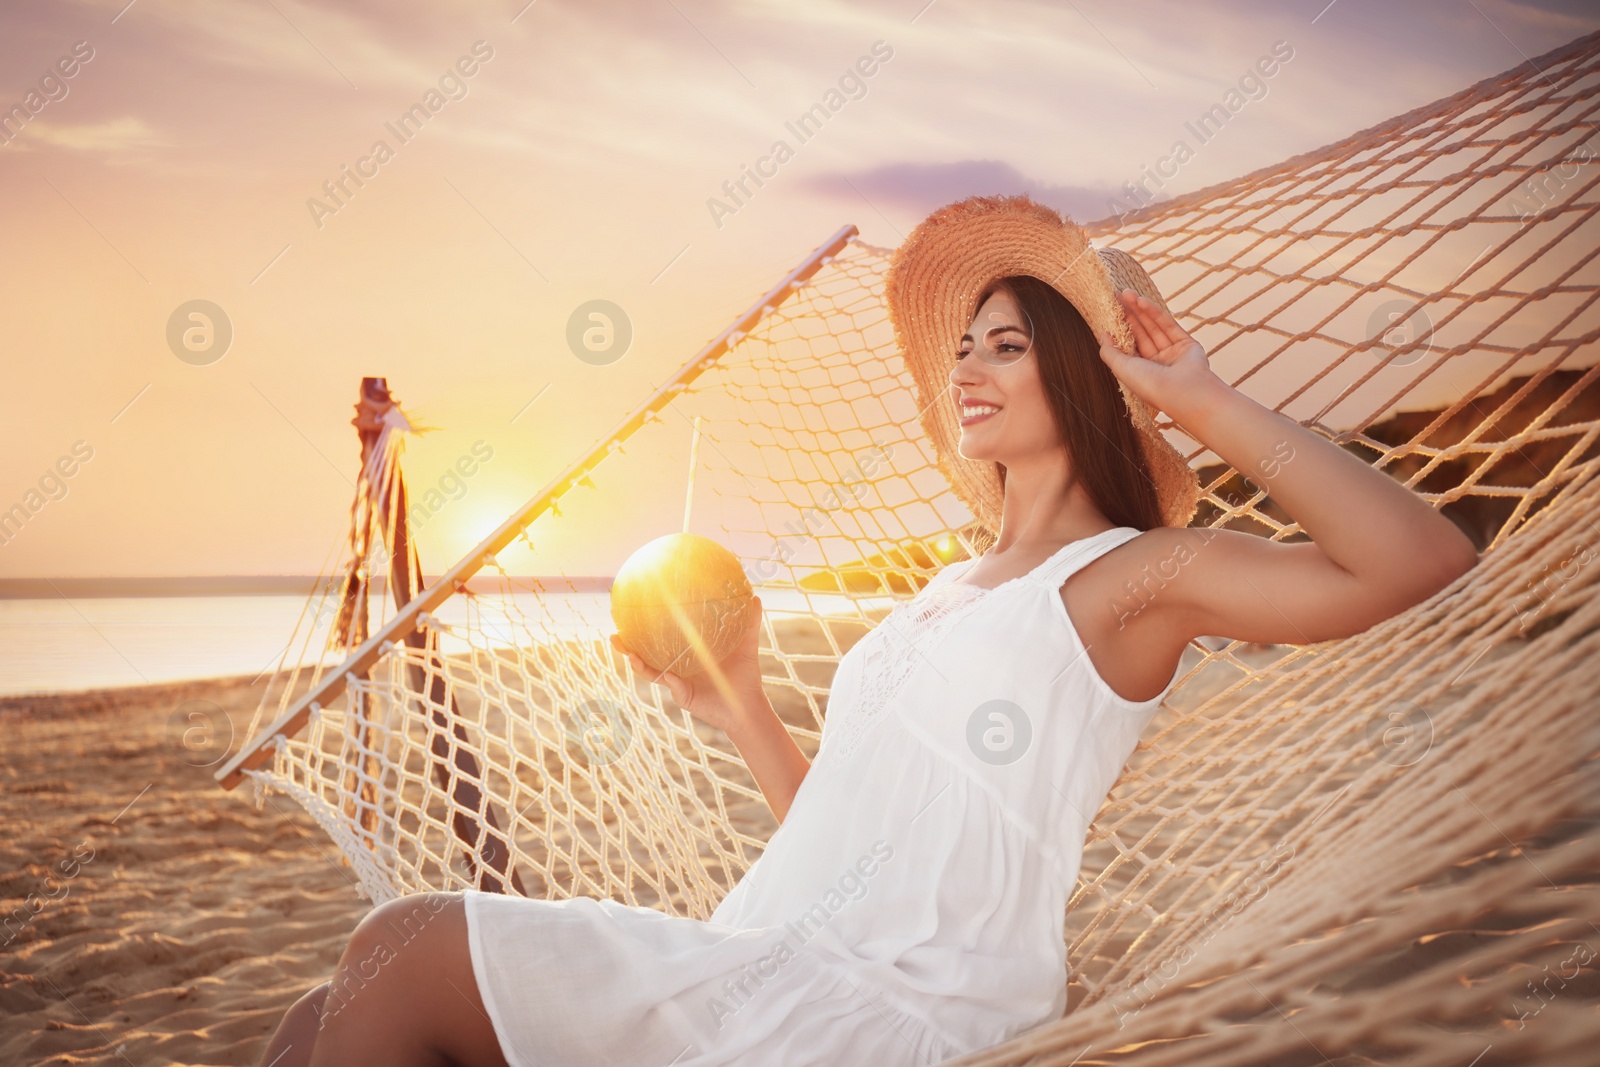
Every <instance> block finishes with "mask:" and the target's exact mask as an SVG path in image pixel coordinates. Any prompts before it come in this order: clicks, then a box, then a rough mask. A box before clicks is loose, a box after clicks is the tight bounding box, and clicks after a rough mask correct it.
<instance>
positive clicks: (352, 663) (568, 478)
mask: <svg viewBox="0 0 1600 1067" xmlns="http://www.w3.org/2000/svg"><path fill="white" fill-rule="evenodd" d="M858 232H860V231H858V230H857V229H856V227H854V226H845V227H844V228H842V229H841V230H839V232H838V233H836V234H834V235H833V236H832V237H830V238H829V239H828V241H827V243H825V244H823V245H822V246H821V247H819V248H817V249H816V251H814V252H812V253H811V254H810V255H809V256H807V257H806V258H805V260H804V261H803V262H802V263H801V264H800V265H799V266H797V267H796V268H795V269H794V270H792V271H790V272H789V273H788V274H787V275H786V276H785V277H784V278H783V279H782V280H781V281H779V282H778V284H777V285H774V286H773V287H772V288H771V289H769V290H768V291H767V292H766V294H765V295H764V296H762V297H761V298H760V299H759V300H757V301H756V302H755V303H754V304H752V305H750V308H749V310H747V311H746V312H745V313H744V314H743V315H740V316H739V318H738V319H736V320H735V321H734V322H733V323H732V324H731V325H729V326H728V327H727V328H726V329H724V330H723V331H722V332H721V333H719V334H717V336H716V337H715V338H713V339H712V340H711V341H710V342H709V343H708V344H707V345H706V346H705V347H704V348H702V349H701V350H700V351H699V352H697V353H695V356H694V358H693V359H691V360H689V361H688V362H687V363H685V364H684V365H683V366H682V367H680V368H679V369H678V371H677V373H675V374H673V375H672V377H670V378H668V379H667V380H666V381H665V382H663V383H662V384H661V386H660V387H659V388H657V389H656V390H655V392H653V393H651V394H650V396H649V397H647V398H646V399H645V400H644V402H643V403H641V404H640V405H639V406H638V407H636V408H635V409H634V410H633V411H632V412H631V413H630V414H628V415H627V416H626V417H625V418H624V419H623V420H622V421H621V422H619V423H618V424H617V426H616V427H615V428H614V429H613V430H611V432H610V433H608V434H606V435H605V436H604V437H602V438H601V439H600V440H599V442H597V443H596V444H595V446H594V447H593V448H591V449H590V450H589V451H588V453H586V454H585V455H584V456H583V457H582V458H581V459H579V460H578V461H577V462H575V463H573V464H572V465H571V466H570V467H568V468H567V469H566V470H564V471H562V472H561V474H559V475H557V476H556V478H555V480H554V481H552V482H550V483H549V484H548V485H546V486H545V487H544V488H543V489H541V490H540V491H539V493H538V495H536V496H535V497H534V498H533V499H531V500H529V501H528V502H527V503H526V504H524V505H522V507H521V508H519V509H518V510H517V512H516V513H515V514H514V515H512V516H511V517H510V518H509V519H507V520H506V521H505V522H504V523H502V524H501V525H500V528H499V529H497V530H495V532H494V533H492V534H490V535H489V536H488V537H486V538H484V539H483V541H482V543H481V544H479V545H478V547H477V548H475V549H473V550H472V552H471V553H470V554H468V555H467V556H466V558H464V559H462V560H461V562H459V563H457V564H456V565H455V566H454V567H452V568H450V570H449V571H447V572H446V573H445V574H443V575H442V576H440V578H439V579H438V581H436V582H434V583H433V584H432V585H430V586H429V587H428V588H427V589H425V590H423V592H422V593H421V594H420V595H419V596H417V597H414V598H413V599H412V600H410V601H408V602H407V603H406V605H405V607H403V608H401V609H399V610H398V611H396V612H395V613H394V615H393V616H391V617H390V619H389V621H388V622H386V623H384V625H383V627H382V628H381V629H379V630H378V632H377V633H375V634H373V635H372V636H371V637H369V638H368V639H367V640H366V641H365V642H364V643H363V644H362V645H361V646H360V647H359V648H357V649H356V650H355V651H354V652H353V653H351V655H350V658H349V659H347V660H345V662H344V663H343V664H341V665H340V667H339V669H338V670H336V671H333V672H331V673H329V674H328V675H327V676H325V677H324V678H322V680H321V681H319V682H318V683H317V684H316V685H315V686H313V687H312V688H311V690H310V691H309V692H307V693H306V695H305V696H303V697H302V698H300V700H299V701H298V702H297V703H296V704H295V705H294V707H292V708H290V709H289V710H288V711H286V712H284V713H283V714H282V715H280V716H278V718H277V719H275V720H274V721H273V722H272V723H271V724H270V725H269V726H267V728H266V729H264V730H262V731H261V733H259V734H257V735H256V736H255V737H254V738H252V739H251V740H250V742H249V743H248V744H247V745H245V747H244V748H242V749H241V750H240V751H239V752H238V753H237V754H236V755H235V756H234V757H233V758H232V759H230V760H228V762H227V763H225V764H223V765H222V768H221V769H220V770H218V771H217V772H216V780H217V781H218V782H219V783H221V785H222V787H223V788H224V789H232V788H233V787H234V786H236V785H238V784H239V783H240V782H241V781H243V780H244V772H245V771H250V770H255V769H257V768H258V767H260V766H261V765H262V764H264V763H267V762H268V761H269V760H270V759H271V758H272V747H271V742H272V740H273V739H274V738H276V737H279V736H293V735H294V734H297V733H299V732H300V731H301V730H302V729H304V728H305V725H306V722H307V721H308V720H309V719H310V717H311V712H312V711H313V710H316V711H320V710H322V709H323V708H325V707H327V706H328V705H329V704H330V703H332V702H333V701H334V700H335V699H336V698H338V696H339V695H340V694H341V693H343V692H344V690H345V687H346V685H347V684H348V682H349V680H350V678H351V677H352V676H354V677H360V676H361V675H363V674H364V673H365V672H366V671H367V670H368V669H369V668H371V667H372V665H373V664H374V663H376V662H377V661H378V659H379V657H381V656H383V655H384V654H385V653H387V652H388V651H389V650H390V649H391V648H393V647H394V646H395V645H396V644H400V643H402V642H404V641H405V640H406V638H407V637H408V636H409V635H410V634H412V633H414V632H415V631H416V630H417V627H418V621H417V620H418V619H419V618H421V617H422V616H423V615H426V614H427V613H429V612H431V611H432V610H433V609H434V608H437V607H438V606H439V605H440V604H442V603H444V602H445V601H446V600H448V599H449V598H450V597H451V596H453V595H455V593H456V591H457V590H458V589H464V588H465V587H466V582H467V579H469V578H471V577H472V576H473V575H474V574H476V573H478V571H479V570H480V569H481V568H482V567H483V565H484V564H485V563H486V562H488V561H489V560H490V559H492V558H494V557H495V556H496V555H498V554H499V553H500V552H501V551H502V550H504V549H505V547H506V546H507V545H509V544H511V542H512V541H514V540H515V539H516V538H517V535H518V534H520V533H521V532H522V531H523V530H524V529H525V528H526V527H527V526H528V524H529V523H531V522H533V520H534V519H537V518H538V517H539V516H540V515H542V514H544V513H545V512H546V511H548V510H549V509H550V507H551V506H552V505H553V504H555V503H556V501H558V500H559V499H560V498H561V497H562V496H564V495H565V494H566V493H568V492H569V491H571V490H572V489H575V488H577V487H578V486H579V485H584V484H587V485H590V486H592V485H593V484H594V483H593V482H592V481H591V480H590V479H589V472H590V471H592V470H593V469H594V468H595V467H596V466H598V465H599V463H600V461H601V460H603V459H605V458H606V456H607V455H609V454H610V445H611V443H612V442H618V443H620V442H622V441H625V440H627V439H628V438H629V437H631V436H633V434H634V433H635V432H636V431H637V430H639V429H641V428H642V427H643V426H644V425H645V424H646V423H647V422H650V421H651V420H653V419H656V418H659V417H660V414H661V412H662V411H663V410H665V408H666V406H667V405H668V404H669V403H671V402H672V401H673V400H675V399H676V398H677V396H678V394H679V393H681V392H683V391H684V390H685V389H687V388H688V386H689V384H690V383H691V382H693V381H694V380H695V379H696V378H698V377H700V375H701V374H703V373H704V372H705V371H707V370H710V369H711V367H712V365H713V364H714V363H715V362H716V361H717V359H718V358H719V357H720V356H721V355H722V354H723V353H724V352H726V351H727V350H728V348H729V347H730V346H731V345H733V344H736V343H737V342H738V341H739V340H740V339H741V338H743V337H744V336H745V335H746V334H748V333H749V332H750V331H751V330H752V329H754V328H755V326H756V325H757V324H758V323H759V322H761V320H762V319H764V318H766V317H767V316H768V315H771V314H772V313H773V312H774V311H776V310H777V308H778V306H779V305H781V304H782V303H783V302H784V301H785V300H787V299H788V298H789V297H790V296H791V295H792V294H793V293H794V291H795V290H796V289H798V288H799V287H800V286H801V284H803V283H804V282H805V281H806V280H807V279H809V278H810V277H811V276H812V275H814V274H816V273H817V271H819V270H821V269H822V268H823V267H824V266H825V265H827V264H828V263H829V262H831V261H832V259H833V257H834V256H836V255H838V254H839V252H840V251H841V250H842V249H843V248H844V246H845V245H846V244H848V243H849V242H850V239H851V238H853V237H855V236H856V234H857V233H858Z"/></svg>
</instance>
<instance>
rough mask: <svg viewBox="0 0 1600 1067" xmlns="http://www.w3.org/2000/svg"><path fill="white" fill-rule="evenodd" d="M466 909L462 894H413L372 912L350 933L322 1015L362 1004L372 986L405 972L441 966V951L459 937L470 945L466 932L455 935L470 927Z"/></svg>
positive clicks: (392, 983)
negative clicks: (364, 993) (463, 907)
mask: <svg viewBox="0 0 1600 1067" xmlns="http://www.w3.org/2000/svg"><path fill="white" fill-rule="evenodd" d="M461 909H462V904H461V897H460V894H455V893H414V894H410V895H407V896H403V897H396V898H395V899H394V900H390V901H387V902H385V903H383V904H380V905H378V906H377V907H375V908H373V909H372V910H371V911H369V912H368V913H367V914H366V915H365V916H363V917H362V919H361V921H360V922H359V923H357V924H356V928H355V930H353V931H352V932H351V934H350V939H349V941H348V942H347V943H346V945H345V950H344V955H343V956H342V957H341V958H340V960H339V966H338V967H337V969H336V970H335V971H334V976H333V979H332V981H331V982H329V983H328V985H327V989H326V991H325V993H324V1002H323V1004H322V1006H321V1009H320V1014H321V1015H322V1017H323V1018H325V1019H326V1018H328V1017H329V1016H333V1015H336V1014H338V1013H339V1012H340V1011H342V1010H344V1009H345V1008H346V1007H348V1006H351V1005H353V1004H357V1003H359V1002H360V1001H361V996H360V995H361V994H362V993H363V992H365V991H366V990H368V989H369V988H371V987H374V986H385V987H393V986H395V985H396V982H397V981H402V982H403V979H402V978H401V976H402V975H408V974H409V975H415V974H416V973H417V972H418V971H419V970H422V969H426V968H432V967H436V966H438V965H439V964H440V963H443V962H444V961H443V960H441V959H440V956H441V955H444V954H445V953H444V952H443V951H442V950H444V949H445V948H447V947H448V946H450V945H452V944H454V943H455V942H456V941H458V940H459V941H460V943H461V947H462V948H463V949H465V943H466V942H465V937H464V936H460V937H456V936H453V934H455V933H456V932H457V931H459V932H461V933H463V934H464V931H465V916H464V914H463V912H462V910H461ZM406 984H409V983H406ZM396 991H398V990H396ZM385 999H388V998H385Z"/></svg>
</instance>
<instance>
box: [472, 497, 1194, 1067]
mask: <svg viewBox="0 0 1600 1067" xmlns="http://www.w3.org/2000/svg"><path fill="white" fill-rule="evenodd" d="M1138 532H1139V531H1137V530H1135V529H1133V528H1131V527H1118V528H1115V529H1111V530H1106V531H1104V532H1102V533H1099V534H1096V535H1094V536H1092V537H1087V538H1082V539H1080V540H1078V541H1074V542H1072V543H1071V544H1068V545H1065V546H1063V547H1062V548H1061V549H1060V550H1058V551H1057V552H1056V553H1055V554H1054V555H1052V556H1051V557H1050V558H1049V559H1048V560H1046V561H1045V562H1044V563H1042V564H1040V565H1039V566H1038V567H1036V568H1034V570H1032V571H1031V572H1029V573H1028V574H1025V575H1022V576H1020V577H1018V578H1014V579H1012V580H1010V581H1007V582H1004V583H1002V584H1001V585H999V586H996V587H995V588H994V589H989V590H986V589H983V588H981V587H978V586H973V585H966V584H960V583H953V582H952V579H954V578H956V577H958V576H959V575H961V574H962V573H965V572H966V571H967V570H968V569H970V567H971V566H972V564H973V562H974V560H963V561H960V562H957V563H953V564H950V565H948V566H946V567H945V568H944V569H942V570H941V571H940V572H939V573H938V574H937V575H935V577H934V578H933V580H932V581H930V582H929V584H928V585H927V586H926V587H925V588H923V589H922V590H921V592H919V593H918V594H917V595H916V596H915V597H913V598H911V599H910V600H908V601H905V602H902V603H901V604H899V605H897V606H896V607H895V609H894V610H893V611H892V612H891V613H890V614H889V615H888V616H887V617H886V618H885V619H884V620H883V621H882V622H880V623H879V624H878V625H877V626H876V627H874V628H873V630H872V631H871V632H870V633H868V634H867V635H866V636H865V637H863V638H862V639H861V641H859V642H858V643H857V644H856V645H855V646H854V647H853V648H851V649H850V651H849V652H848V653H846V654H845V655H844V657H843V658H842V659H841V660H840V661H839V667H838V670H837V672H836V674H835V677H834V681H833V686H832V689H831V693H830V696H829V701H828V711H827V715H826V718H825V722H824V725H823V730H822V742H821V745H820V747H819V749H818V752H817V756H816V759H815V760H814V761H813V762H812V765H811V769H810V771H809V772H808V773H807V774H806V776H805V778H804V780H803V781H802V782H801V785H800V788H799V791H798V792H797V793H796V794H795V797H794V801H793V803H792V805H791V807H790V810H789V812H788V815H787V817H786V818H785V819H784V820H783V822H782V824H781V825H780V826H779V827H778V829H777V831H776V832H775V833H774V834H773V835H772V839H771V841H770V842H769V843H768V845H767V848H766V850H765V851H764V852H763V853H762V855H761V856H760V857H759V858H758V859H757V860H756V862H755V863H754V864H752V865H751V867H750V868H749V870H748V871H746V872H745V875H744V877H743V878H742V879H741V880H740V881H739V883H738V884H737V885H735V886H734V887H733V889H732V890H731V891H730V892H729V893H728V895H727V896H726V897H724V898H723V900H722V902H721V903H720V904H719V905H718V906H717V908H716V910H715V911H714V912H713V913H712V915H711V917H710V919H709V920H700V919H691V918H685V917H678V916H671V915H667V914H666V913H664V912H661V911H657V910H655V909H652V908H645V907H635V906H631V905H626V904H621V903H618V902H616V901H613V900H607V899H594V898H589V897H578V898H573V899H570V900H555V901H551V900H535V899H529V898H524V897H517V896H503V895H499V894H494V893H482V892H478V891H473V890H469V891H467V892H466V893H465V894H464V895H465V900H466V916H467V928H468V941H469V944H470V949H471V954H472V967H473V974H474V976H475V977H476V979H477V982H478V988H479V991H480V993H481V995H482V997H483V1002H484V1006H485V1008H486V1010H487V1012H488V1015H489V1017H490V1019H491V1020H492V1022H493V1024H494V1028H495V1032H496V1034H497V1035H498V1037H499V1040H500V1047H501V1050H502V1052H503V1054H504V1055H505V1058H506V1061H507V1062H508V1063H509V1064H511V1065H512V1067H601V1065H604V1067H713V1065H726V1064H761V1065H769V1064H770V1065H778V1067H801V1065H807V1064H842V1063H851V1064H854V1063H861V1064H872V1065H873V1067H898V1065H906V1067H911V1065H917V1067H922V1065H927V1064H934V1063H938V1062H940V1061H942V1060H947V1059H952V1058H955V1057H957V1056H960V1055H963V1054H965V1053H968V1052H971V1051H974V1050H976V1049H980V1048H987V1047H989V1046H992V1045H995V1044H998V1043H1000V1042H1002V1041H1005V1040H1007V1039H1009V1038H1011V1037H1013V1036H1015V1035H1017V1034H1019V1033H1021V1032H1023V1031H1025V1030H1028V1029H1031V1028H1033V1027H1035V1026H1038V1025H1040V1024H1042V1023H1045V1022H1049V1021H1050V1020H1052V1019H1055V1018H1058V1017H1059V1016H1060V1015H1061V1013H1062V1011H1063V1010H1064V1009H1065V1007H1066V999H1067V996H1066V977H1067V972H1066V967H1067V961H1066V945H1065V941H1064V933H1065V930H1064V921H1065V914H1066V904H1067V897H1068V895H1069V894H1070V893H1071V891H1072V889H1073V887H1074V885H1075V883H1076V879H1077V875H1078V865H1079V862H1080V860H1081V858H1082V854H1083V842H1084V839H1085V836H1086V834H1087V831H1088V827H1089V823H1090V821H1091V819H1092V817H1093V815H1094V813H1095V812H1096V811H1097V810H1098V809H1099V807H1100V804H1101V803H1102V801H1103V800H1104V799H1105V796H1106V793H1107V792H1108V791H1109V790H1110V788H1111V786H1112V785H1113V784H1114V783H1115V781H1116V779H1117V777H1118V776H1119V775H1120V774H1121V772H1122V768H1123V766H1124V764H1125V763H1126V761H1127V758H1128V756H1129V755H1130V754H1131V753H1132V751H1133V749H1134V747H1135V745H1136V744H1137V743H1138V739H1139V735H1140V732H1141V731H1142V730H1143V728H1144V726H1145V725H1146V724H1147V723H1148V722H1149V720H1150V718H1151V716H1152V715H1153V714H1154V713H1155V711H1156V709H1157V708H1158V707H1159V705H1160V701H1161V699H1162V697H1164V696H1165V695H1166V692H1167V690H1170V689H1171V687H1172V682H1173V681H1176V679H1177V676H1176V674H1174V676H1173V679H1172V680H1171V681H1169V682H1168V683H1167V687H1166V689H1164V690H1163V691H1162V693H1161V695H1160V696H1157V697H1154V698H1152V699H1150V700H1146V701H1138V702H1135V701H1129V700H1125V699H1123V698H1122V697H1120V696H1118V695H1117V694H1116V693H1115V692H1114V691H1112V689H1111V688H1110V687H1109V686H1108V685H1107V684H1106V683H1105V682H1104V681H1103V680H1102V679H1101V678H1100V677H1099V675H1098V674H1096V673H1095V670H1094V667H1093V666H1092V665H1091V663H1090V661H1089V658H1088V656H1087V655H1086V654H1085V649H1084V647H1083V644H1082V642H1081V640H1080V639H1079V637H1078V635H1077V632H1076V631H1075V630H1074V629H1073V627H1072V625H1071V622H1070V620H1069V618H1068V616H1067V613H1066V609H1065V607H1064V606H1063V604H1062V602H1061V597H1060V594H1059V592H1058V590H1059V587H1060V585H1061V583H1062V582H1064V581H1065V580H1066V579H1067V577H1068V576H1070V575H1071V574H1073V573H1074V572H1075V571H1077V570H1078V569H1079V568H1080V567H1082V566H1084V565H1085V564H1087V563H1089V562H1090V561H1091V560H1094V559H1096V558H1097V557H1099V556H1100V555H1102V554H1103V553H1105V552H1107V551H1109V550H1111V549H1112V548H1115V547H1116V546H1118V545H1121V544H1123V543H1124V542H1126V541H1128V540H1129V539H1131V538H1133V537H1135V536H1137V534H1138Z"/></svg>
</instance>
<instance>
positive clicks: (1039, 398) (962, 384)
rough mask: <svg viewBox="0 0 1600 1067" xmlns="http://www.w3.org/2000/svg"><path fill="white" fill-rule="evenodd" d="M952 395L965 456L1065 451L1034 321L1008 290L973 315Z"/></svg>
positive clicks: (999, 458)
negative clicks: (1037, 353)
mask: <svg viewBox="0 0 1600 1067" xmlns="http://www.w3.org/2000/svg"><path fill="white" fill-rule="evenodd" d="M950 394H951V397H952V399H953V401H954V402H955V404H956V407H957V417H958V418H959V419H960V423H961V441H960V443H959V446H958V449H957V450H958V451H959V452H960V453H961V454H962V455H963V456H965V457H966V458H967V459H978V460H994V461H996V462H999V463H1003V464H1005V465H1006V466H1007V467H1008V468H1009V467H1011V466H1012V465H1014V464H1015V463H1016V462H1017V460H1019V459H1021V458H1023V457H1026V456H1030V455H1034V454H1037V453H1041V452H1047V451H1051V450H1060V449H1062V444H1061V438H1060V435H1059V434H1058V433H1057V432H1056V429H1055V420H1054V417H1053V416H1052V415H1051V414H1050V408H1049V405H1048V404H1047V403H1046V401H1045V395H1044V386H1043V383H1042V382H1041V381H1040V378H1039V362H1038V360H1037V359H1035V358H1034V355H1033V332H1032V328H1031V324H1030V323H1028V321H1027V320H1026V317H1025V316H1024V315H1023V314H1022V311H1021V309H1020V308H1018V307H1017V304H1016V301H1015V300H1013V299H1012V297H1011V294H1010V293H1008V292H1006V291H1005V290H998V291H996V292H995V293H994V294H993V295H992V296H990V297H989V299H988V300H986V301H984V302H983V306H981V307H980V308H978V313H977V314H976V315H974V316H973V318H972V324H971V325H970V326H969V327H968V329H967V332H966V333H965V334H963V335H962V337H961V341H960V345H959V349H958V353H957V358H956V365H955V366H954V367H952V368H951V369H950Z"/></svg>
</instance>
